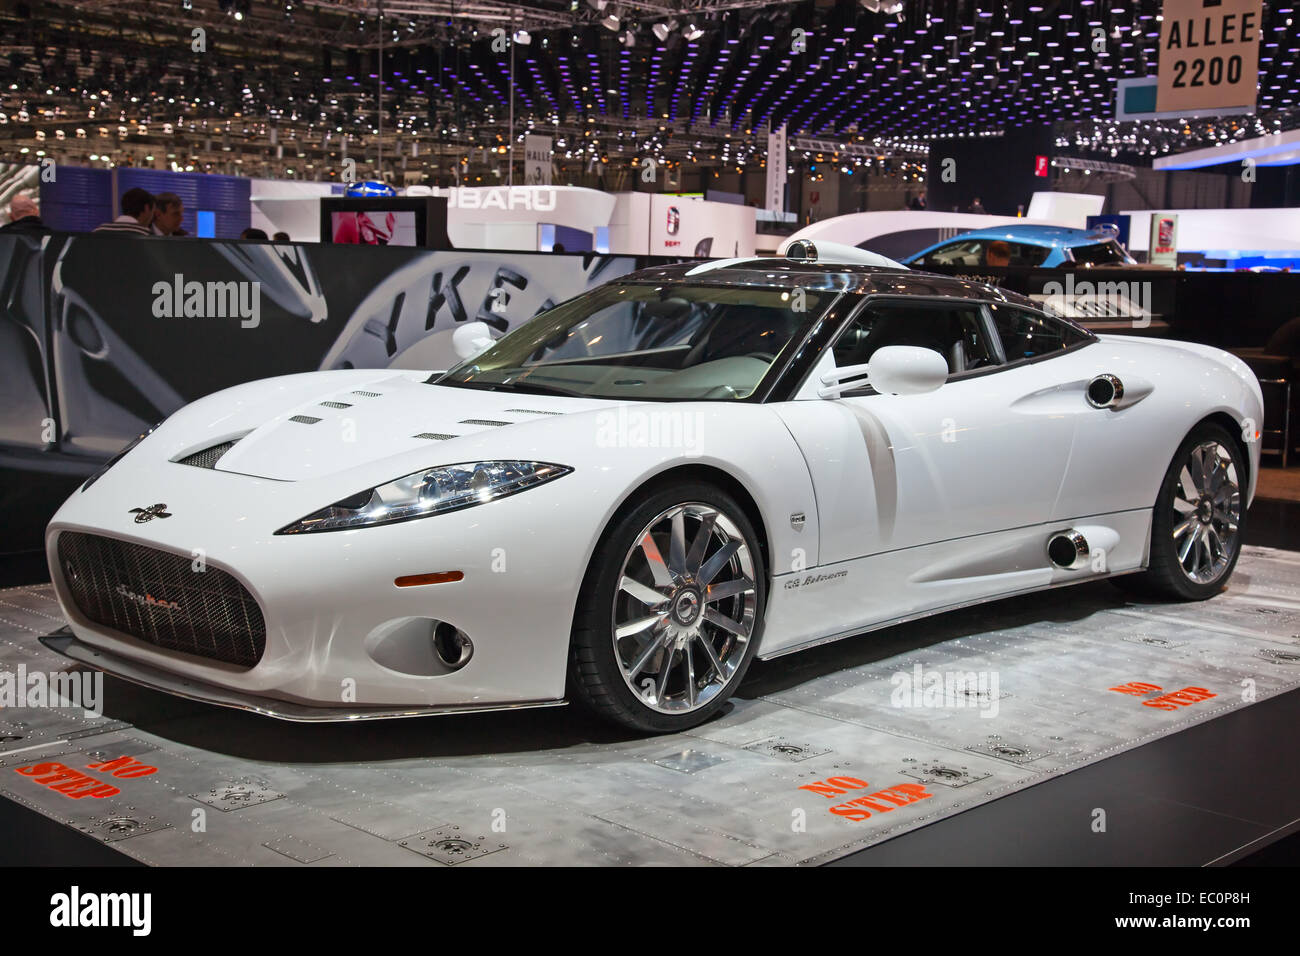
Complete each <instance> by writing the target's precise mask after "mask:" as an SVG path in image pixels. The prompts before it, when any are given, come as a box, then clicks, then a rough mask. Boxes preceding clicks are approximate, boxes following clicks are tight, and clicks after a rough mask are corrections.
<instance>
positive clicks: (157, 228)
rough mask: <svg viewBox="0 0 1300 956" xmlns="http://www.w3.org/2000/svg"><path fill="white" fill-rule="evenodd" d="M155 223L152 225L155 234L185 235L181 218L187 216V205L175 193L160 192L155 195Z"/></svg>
mask: <svg viewBox="0 0 1300 956" xmlns="http://www.w3.org/2000/svg"><path fill="white" fill-rule="evenodd" d="M153 201H154V213H153V223H152V225H151V227H150V229H151V231H152V232H153V234H154V235H155V236H184V235H186V232H185V230H184V229H182V228H181V219H182V218H183V217H184V216H185V205H184V203H182V202H181V197H180V196H178V195H176V194H175V193H158V194H157V195H156V196H154V197H153Z"/></svg>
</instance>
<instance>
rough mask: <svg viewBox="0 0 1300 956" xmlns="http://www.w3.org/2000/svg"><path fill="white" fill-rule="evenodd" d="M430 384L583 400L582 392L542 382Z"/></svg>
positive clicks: (458, 381) (451, 382) (474, 381)
mask: <svg viewBox="0 0 1300 956" xmlns="http://www.w3.org/2000/svg"><path fill="white" fill-rule="evenodd" d="M428 384H437V385H450V386H452V387H459V388H481V389H484V390H485V391H492V392H495V391H502V392H522V393H524V394H533V395H565V396H568V397H569V398H583V397H584V396H583V395H582V393H581V392H574V391H571V390H569V389H567V388H560V387H559V386H558V385H543V384H542V383H541V382H484V381H481V380H476V379H469V380H452V381H440V382H436V383H434V382H430V383H428Z"/></svg>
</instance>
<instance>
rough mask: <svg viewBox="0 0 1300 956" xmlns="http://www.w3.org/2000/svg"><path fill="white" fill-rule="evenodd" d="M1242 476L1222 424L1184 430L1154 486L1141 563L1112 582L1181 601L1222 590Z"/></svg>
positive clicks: (1241, 512) (1231, 561)
mask: <svg viewBox="0 0 1300 956" xmlns="http://www.w3.org/2000/svg"><path fill="white" fill-rule="evenodd" d="M1245 478H1246V461H1245V457H1244V453H1243V451H1242V449H1241V445H1240V444H1239V443H1238V442H1237V441H1236V440H1235V439H1234V438H1233V436H1232V435H1231V433H1229V432H1228V431H1227V429H1225V428H1223V427H1222V426H1219V425H1216V424H1213V423H1210V422H1206V423H1202V424H1200V425H1198V426H1196V428H1194V429H1192V431H1191V433H1190V434H1189V435H1188V436H1187V437H1186V438H1185V439H1184V440H1183V443H1182V444H1181V445H1180V446H1179V447H1178V451H1177V452H1176V453H1175V454H1174V458H1173V461H1171V462H1170V463H1169V468H1168V470H1167V471H1166V472H1165V477H1164V481H1163V482H1161V485H1160V495H1159V497H1158V498H1157V500H1156V506H1155V512H1154V513H1153V515H1152V520H1151V558H1150V561H1149V563H1148V569H1147V571H1146V573H1144V574H1134V575H1125V576H1124V577H1121V578H1117V579H1116V583H1118V584H1121V585H1123V586H1125V587H1126V589H1128V590H1139V591H1144V592H1147V593H1154V594H1157V595H1160V596H1163V597H1170V598H1174V599H1176V600H1184V601H1199V600H1203V599H1205V598H1208V597H1212V596H1213V595H1215V594H1218V593H1219V592H1220V591H1222V590H1223V588H1224V586H1225V585H1226V584H1227V583H1228V579H1229V578H1230V577H1231V576H1232V572H1233V569H1234V568H1235V567H1236V565H1237V558H1238V556H1239V555H1240V553H1241V536H1242V532H1243V531H1244V529H1245V522H1246V508H1245V493H1246V490H1245Z"/></svg>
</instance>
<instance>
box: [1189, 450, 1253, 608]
mask: <svg viewBox="0 0 1300 956" xmlns="http://www.w3.org/2000/svg"><path fill="white" fill-rule="evenodd" d="M1174 512H1175V515H1174V531H1173V535H1174V546H1175V547H1176V548H1177V549H1178V565H1179V567H1181V568H1182V571H1183V574H1185V575H1186V576H1187V577H1188V579H1189V580H1192V581H1195V582H1196V583H1197V584H1211V583H1213V582H1214V581H1216V580H1218V579H1219V578H1220V577H1222V575H1223V573H1224V571H1225V570H1226V569H1227V568H1228V565H1229V564H1231V563H1232V559H1233V556H1234V555H1235V554H1236V553H1237V538H1238V525H1239V524H1240V523H1241V489H1240V488H1239V487H1238V479H1237V466H1236V464H1235V463H1234V461H1233V458H1232V453H1231V452H1230V451H1229V450H1228V449H1227V448H1225V447H1224V446H1223V445H1221V444H1219V443H1218V442H1217V441H1207V442H1202V443H1201V444H1199V445H1195V446H1193V447H1192V450H1191V451H1190V452H1189V453H1188V455H1187V461H1186V462H1184V464H1183V467H1182V470H1181V471H1180V472H1179V473H1178V483H1177V487H1176V488H1175V490H1174Z"/></svg>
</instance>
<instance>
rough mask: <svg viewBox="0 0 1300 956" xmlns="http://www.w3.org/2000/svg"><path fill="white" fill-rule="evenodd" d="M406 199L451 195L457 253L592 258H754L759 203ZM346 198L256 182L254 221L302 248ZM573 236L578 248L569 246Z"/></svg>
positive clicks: (507, 189)
mask: <svg viewBox="0 0 1300 956" xmlns="http://www.w3.org/2000/svg"><path fill="white" fill-rule="evenodd" d="M403 194H404V195H406V196H430V195H437V196H446V197H447V200H448V203H447V233H448V235H449V236H450V237H451V241H452V244H453V245H454V246H455V247H456V248H458V249H511V250H520V251H529V252H548V251H551V249H552V248H553V247H554V245H555V244H556V243H557V242H559V243H562V244H563V245H564V246H565V248H566V249H568V250H570V251H576V250H577V249H580V248H583V247H584V245H583V244H584V241H585V244H586V245H587V246H589V247H590V249H591V250H592V251H595V252H607V253H612V254H615V255H657V256H697V255H698V256H714V257H720V256H752V255H753V254H754V231H755V225H754V224H755V218H754V217H755V210H754V208H753V207H751V206H740V205H734V204H732V203H724V202H710V201H706V200H704V199H697V198H694V197H691V196H674V195H670V194H661V193H606V192H601V191H599V190H595V189H585V188H582V187H578V186H464V187H453V188H451V189H439V188H434V187H428V186H412V187H410V188H408V189H406V190H404V192H403ZM339 195H341V189H340V188H339V187H338V186H335V185H333V184H331V183H304V182H286V181H283V180H272V179H255V180H253V188H252V197H251V199H252V205H253V212H252V223H251V224H252V225H253V226H254V227H256V228H258V229H262V230H265V232H266V234H267V235H274V234H275V233H276V232H287V233H288V234H289V236H290V238H291V239H293V240H294V241H296V242H318V241H320V206H319V202H320V200H321V199H322V198H328V197H330V196H339ZM573 231H576V233H574V232H573ZM577 234H581V235H577ZM566 235H569V236H574V237H575V239H576V242H575V239H571V240H570V241H568V242H564V237H565V236H566Z"/></svg>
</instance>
